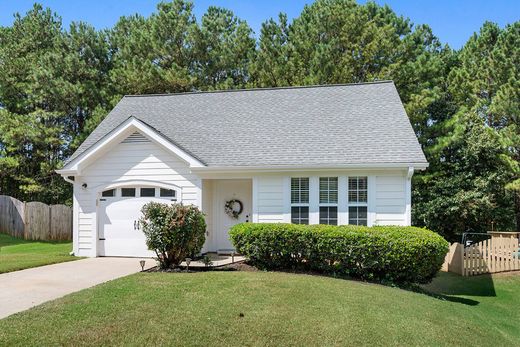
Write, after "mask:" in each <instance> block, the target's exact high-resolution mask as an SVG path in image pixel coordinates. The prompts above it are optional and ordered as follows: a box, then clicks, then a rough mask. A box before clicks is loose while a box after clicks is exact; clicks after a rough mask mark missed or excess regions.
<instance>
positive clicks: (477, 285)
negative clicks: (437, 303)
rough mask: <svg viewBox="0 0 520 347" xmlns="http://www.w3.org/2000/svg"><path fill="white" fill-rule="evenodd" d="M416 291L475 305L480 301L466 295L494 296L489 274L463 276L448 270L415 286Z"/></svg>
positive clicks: (491, 279) (493, 286)
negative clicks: (424, 283) (427, 282)
mask: <svg viewBox="0 0 520 347" xmlns="http://www.w3.org/2000/svg"><path fill="white" fill-rule="evenodd" d="M416 291H417V292H419V293H422V294H426V295H428V296H432V297H435V298H438V299H441V300H446V301H451V302H458V303H461V304H466V305H471V306H475V305H478V304H479V303H480V302H479V301H477V300H474V299H471V298H468V297H480V296H484V297H494V296H496V292H495V285H494V284H493V277H492V276H491V275H489V274H487V275H480V276H473V277H464V276H460V275H456V274H453V273H449V272H440V273H439V275H438V276H437V277H436V278H434V279H433V281H432V282H431V283H429V284H426V285H422V286H419V287H417V290H416Z"/></svg>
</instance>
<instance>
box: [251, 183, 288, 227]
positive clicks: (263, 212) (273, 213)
mask: <svg viewBox="0 0 520 347" xmlns="http://www.w3.org/2000/svg"><path fill="white" fill-rule="evenodd" d="M255 187H256V190H257V191H256V196H257V201H256V207H255V209H256V211H255V212H253V213H256V218H257V221H258V223H282V222H285V221H286V220H285V216H284V205H285V200H286V199H285V198H284V191H285V189H284V177H282V176H260V177H257V178H256V184H255ZM254 195H255V194H254ZM287 200H289V198H287Z"/></svg>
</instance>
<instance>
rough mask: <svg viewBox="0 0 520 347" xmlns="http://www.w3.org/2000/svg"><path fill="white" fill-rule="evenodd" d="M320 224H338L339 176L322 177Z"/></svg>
mask: <svg viewBox="0 0 520 347" xmlns="http://www.w3.org/2000/svg"><path fill="white" fill-rule="evenodd" d="M319 188H320V192H319V197H320V200H319V203H320V224H329V225H337V224H338V178H337V177H320V186H319Z"/></svg>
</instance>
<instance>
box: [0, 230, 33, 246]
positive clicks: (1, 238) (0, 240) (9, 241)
mask: <svg viewBox="0 0 520 347" xmlns="http://www.w3.org/2000/svg"><path fill="white" fill-rule="evenodd" d="M25 243H28V242H27V241H26V240H24V239H21V238H18V237H12V236H10V235H7V234H4V233H2V232H0V247H5V246H15V245H20V244H25Z"/></svg>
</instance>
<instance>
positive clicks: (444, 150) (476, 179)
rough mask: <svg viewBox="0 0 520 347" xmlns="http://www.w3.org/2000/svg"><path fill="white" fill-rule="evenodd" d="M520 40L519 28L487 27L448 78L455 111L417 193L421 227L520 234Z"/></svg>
mask: <svg viewBox="0 0 520 347" xmlns="http://www.w3.org/2000/svg"><path fill="white" fill-rule="evenodd" d="M519 33H520V32H519V23H515V24H513V25H511V26H508V27H506V28H505V29H503V30H501V29H500V28H499V27H498V26H497V25H496V24H492V23H485V24H484V26H483V27H482V29H481V30H480V33H479V34H478V35H477V34H475V35H473V37H471V38H470V40H469V41H468V43H467V44H466V45H465V46H464V47H463V49H462V50H461V51H460V53H459V55H458V63H457V64H456V66H454V67H453V69H451V72H450V74H449V78H448V80H447V81H448V90H449V94H450V96H451V98H452V100H453V104H454V105H456V112H455V113H454V114H453V115H452V116H451V117H449V118H448V119H446V120H445V121H444V122H442V123H441V124H440V128H441V129H442V133H441V135H440V136H439V138H438V139H437V140H436V141H435V143H434V144H432V146H431V147H430V148H429V153H430V154H431V160H430V165H431V168H430V169H429V172H428V173H427V174H426V175H424V176H422V177H420V180H419V181H418V182H417V188H418V189H416V190H415V193H416V194H415V197H416V198H417V202H418V203H417V204H416V205H415V207H416V208H415V217H416V218H415V219H416V222H418V223H420V224H424V225H427V226H429V227H432V226H434V227H435V228H437V229H438V230H440V231H442V232H443V233H444V234H446V235H447V236H448V237H452V238H453V237H455V234H458V233H461V232H465V231H473V232H475V231H486V230H490V229H491V228H500V229H502V230H511V229H514V228H517V229H518V227H519V225H518V223H519V212H518V201H519V200H518V190H517V189H518V187H516V182H517V180H518V176H519V168H518V165H519V164H518V160H519V158H518V153H519V141H518V139H519V132H518V124H519V123H518V116H519V112H518V110H519V102H520V99H519V98H518V81H519V74H518V66H519V64H520V59H519V54H518V49H515V48H514V47H515V45H516V47H518V43H520V41H519V40H520V35H519ZM506 188H510V189H509V190H508V189H506ZM513 201H516V205H515V204H514V203H513ZM515 210H516V213H515ZM515 214H516V226H515ZM441 215H442V218H440V217H439V216H441ZM518 230H520V229H518Z"/></svg>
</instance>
